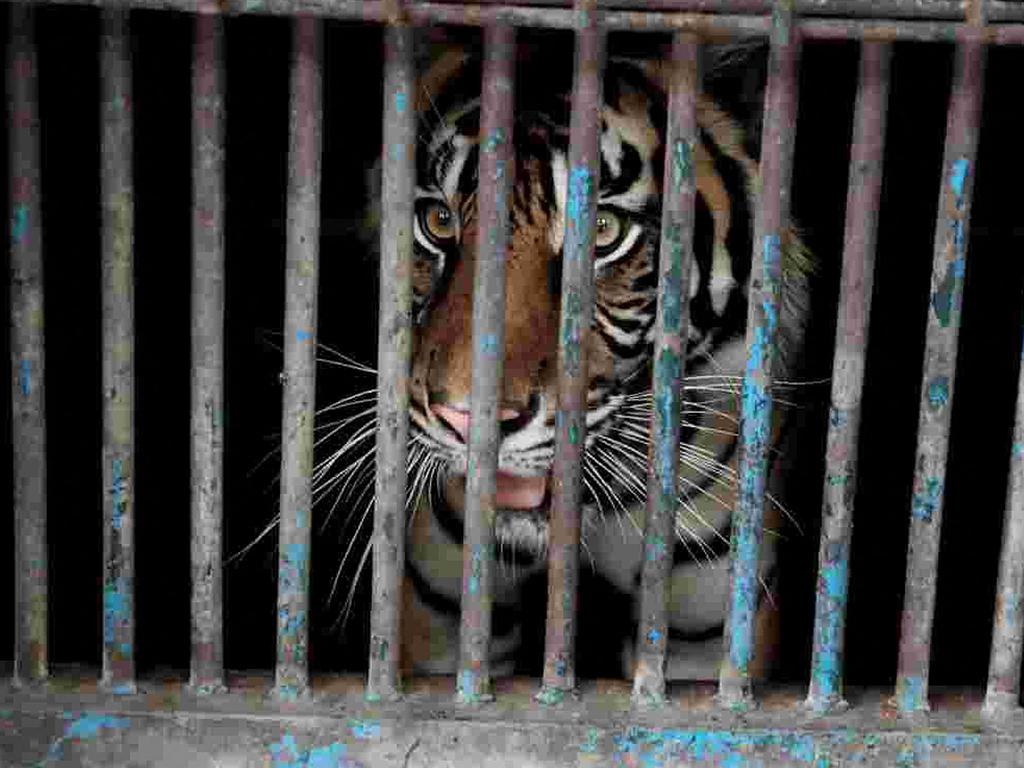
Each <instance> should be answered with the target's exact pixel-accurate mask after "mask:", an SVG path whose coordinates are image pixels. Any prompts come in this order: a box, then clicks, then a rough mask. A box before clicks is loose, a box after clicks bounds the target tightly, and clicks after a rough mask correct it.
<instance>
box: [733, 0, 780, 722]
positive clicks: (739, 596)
mask: <svg viewBox="0 0 1024 768" xmlns="http://www.w3.org/2000/svg"><path fill="white" fill-rule="evenodd" d="M799 52H800V35H799V33H798V32H797V31H796V30H795V29H794V28H793V11H792V8H791V7H790V6H789V5H788V3H787V0H779V2H777V3H776V6H775V15H774V18H773V22H772V36H771V53H770V55H769V60H768V85H767V94H766V96H765V113H764V114H765V117H764V126H765V127H764V134H763V137H762V142H761V194H760V196H759V197H758V204H757V213H756V215H755V219H754V245H753V250H754V252H753V256H752V259H751V267H750V292H749V308H748V310H747V336H746V345H747V363H746V369H745V371H744V374H743V384H742V390H741V411H740V444H739V450H740V457H739V489H738V491H737V495H736V509H735V511H734V512H733V519H732V538H731V541H730V550H731V553H732V561H731V565H730V570H731V577H732V586H731V592H730V599H729V615H728V617H727V619H726V631H725V642H726V646H727V648H728V651H727V653H726V656H725V658H724V659H723V661H722V669H721V673H720V676H719V699H720V701H721V703H722V705H723V706H725V707H729V708H743V707H747V706H749V705H750V704H751V702H752V696H751V691H750V663H751V660H752V658H753V653H754V618H755V615H756V613H757V606H758V602H759V593H760V588H761V587H760V580H759V579H758V564H759V560H760V551H761V537H762V525H761V522H762V519H763V517H764V496H765V487H766V473H767V466H768V449H769V446H770V442H771V433H772V395H771V384H772V360H773V359H774V357H775V333H776V329H777V326H778V316H779V299H780V291H781V286H782V279H781V278H782V247H783V241H784V240H785V239H786V238H787V237H788V234H787V230H788V226H789V188H790V181H791V178H792V171H793V143H794V139H795V133H796V108H797V59H798V57H799Z"/></svg>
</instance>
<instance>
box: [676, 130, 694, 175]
mask: <svg viewBox="0 0 1024 768" xmlns="http://www.w3.org/2000/svg"><path fill="white" fill-rule="evenodd" d="M692 180H693V145H692V144H691V143H690V142H689V141H686V140H684V139H676V143H675V145H674V146H673V147H672V184H673V185H675V186H676V187H681V186H682V185H683V184H687V183H689V182H691V181H692Z"/></svg>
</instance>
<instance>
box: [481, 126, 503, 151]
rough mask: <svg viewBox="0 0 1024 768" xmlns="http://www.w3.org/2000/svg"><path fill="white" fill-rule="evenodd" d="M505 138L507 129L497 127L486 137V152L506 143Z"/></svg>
mask: <svg viewBox="0 0 1024 768" xmlns="http://www.w3.org/2000/svg"><path fill="white" fill-rule="evenodd" d="M505 138H506V136H505V129H504V128H495V129H494V130H493V131H491V132H490V133H489V134H488V135H487V138H486V139H484V142H483V150H484V152H494V151H495V150H496V149H498V147H500V146H501V145H502V144H504V143H505Z"/></svg>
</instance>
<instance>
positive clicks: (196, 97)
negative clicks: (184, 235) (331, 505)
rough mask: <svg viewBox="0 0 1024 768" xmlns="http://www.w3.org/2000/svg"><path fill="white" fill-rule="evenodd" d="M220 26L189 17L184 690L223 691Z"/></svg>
mask: <svg viewBox="0 0 1024 768" xmlns="http://www.w3.org/2000/svg"><path fill="white" fill-rule="evenodd" d="M223 45H224V22H223V20H222V19H221V18H220V17H218V16H211V15H199V16H196V17H195V39H194V41H193V50H192V655H191V665H190V666H191V676H190V680H191V685H192V687H193V689H194V690H196V691H197V692H200V693H212V692H214V691H218V690H220V689H222V688H223V687H224V603H223V597H224V578H223V553H222V549H223V540H222V533H221V531H222V525H223V519H224V98H225V94H224V63H223Z"/></svg>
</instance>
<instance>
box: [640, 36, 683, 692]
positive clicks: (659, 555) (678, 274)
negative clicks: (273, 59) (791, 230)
mask: <svg viewBox="0 0 1024 768" xmlns="http://www.w3.org/2000/svg"><path fill="white" fill-rule="evenodd" d="M698 52H699V48H698V44H697V41H696V40H695V39H694V38H693V37H692V36H690V35H687V34H685V33H679V34H677V35H676V36H675V38H674V39H673V43H672V59H671V72H672V81H671V83H670V84H669V100H668V125H667V129H666V136H665V157H666V159H667V162H666V163H665V169H664V175H663V181H662V201H661V243H660V251H659V255H658V264H659V274H658V311H657V316H656V317H655V335H654V372H653V382H654V408H652V410H651V445H650V463H649V470H648V475H647V516H646V519H645V522H644V559H643V565H642V574H641V591H640V627H639V629H638V632H637V641H636V643H637V651H636V658H637V666H636V671H635V672H634V676H633V699H634V701H636V702H637V703H638V704H661V703H664V701H665V662H666V653H667V650H668V634H669V633H668V601H669V599H670V589H669V586H670V574H671V568H672V556H673V552H674V549H675V548H674V544H675V536H676V512H677V509H678V506H679V499H678V493H679V478H678V472H679V433H680V426H681V413H682V399H681V397H682V396H681V386H682V380H683V374H684V365H685V361H686V338H687V335H688V327H687V323H688V320H689V314H688V313H689V299H690V272H691V269H692V264H693V222H694V201H695V199H696V192H697V186H696V185H697V181H696V170H695V169H696V162H695V158H696V147H697V140H698V133H697V92H698V89H699V87H700V72H699V60H698Z"/></svg>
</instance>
